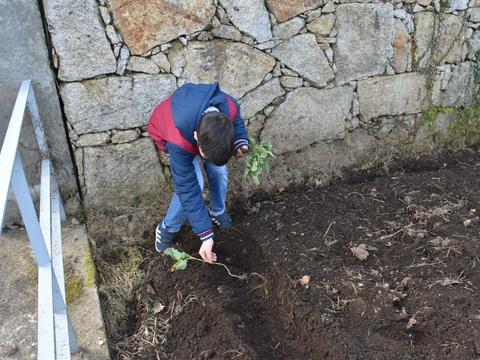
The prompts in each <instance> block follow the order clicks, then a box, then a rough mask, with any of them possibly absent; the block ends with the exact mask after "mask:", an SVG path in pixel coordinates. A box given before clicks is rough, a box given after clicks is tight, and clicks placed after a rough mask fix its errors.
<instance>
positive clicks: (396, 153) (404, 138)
mask: <svg viewBox="0 0 480 360" xmlns="http://www.w3.org/2000/svg"><path fill="white" fill-rule="evenodd" d="M415 132H416V130H415V131H414V132H412V133H406V134H403V135H401V136H397V137H394V138H386V139H383V140H380V141H377V142H375V143H374V144H372V145H371V146H370V147H369V148H368V149H367V150H365V151H364V152H363V153H362V154H361V155H360V157H359V159H358V160H357V167H359V168H362V169H366V168H383V169H384V170H385V171H386V172H387V173H388V168H389V166H390V163H391V162H392V161H393V160H395V159H398V158H410V157H415V156H419V155H424V154H429V153H431V152H432V151H433V150H434V147H433V144H432V142H431V141H430V139H422V140H417V139H416V138H415Z"/></svg>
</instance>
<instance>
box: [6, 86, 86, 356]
mask: <svg viewBox="0 0 480 360" xmlns="http://www.w3.org/2000/svg"><path fill="white" fill-rule="evenodd" d="M27 107H28V110H29V112H30V115H31V118H32V122H33V127H34V129H35V137H36V139H37V144H38V148H39V151H40V154H41V157H42V167H41V185H40V220H39V218H38V216H37V212H36V210H35V206H34V203H33V199H32V196H31V194H30V191H29V187H28V183H27V178H26V176H25V172H24V168H23V165H22V160H21V158H20V153H19V152H18V142H19V139H20V133H21V129H22V124H23V118H24V115H25V109H26V108H27ZM10 187H11V189H12V190H13V193H14V194H15V199H16V201H17V203H18V207H19V209H20V213H21V215H22V219H23V222H24V224H25V229H26V231H27V235H28V238H29V240H30V244H31V246H32V249H33V253H34V255H35V260H36V262H37V265H38V333H37V334H38V342H37V343H38V359H39V360H44V359H45V360H55V359H61V360H63V359H70V354H71V353H74V352H77V351H78V345H77V341H76V339H75V335H74V333H73V329H72V325H71V322H70V319H69V317H68V314H67V307H66V300H65V283H64V273H63V258H62V232H61V221H62V220H64V219H65V212H64V209H63V205H62V202H61V198H60V193H59V189H58V184H57V181H56V179H55V176H54V173H53V168H52V164H51V162H50V159H49V152H48V147H47V142H46V140H45V133H44V131H43V127H42V123H41V120H40V114H39V112H38V107H37V102H36V100H35V94H34V91H33V86H32V82H31V80H24V81H22V84H21V86H20V90H19V91H18V95H17V100H16V101H15V107H14V108H13V112H12V116H11V118H10V123H9V125H8V129H7V133H6V135H5V140H4V142H3V146H2V150H1V152H0V233H1V231H2V228H3V219H4V215H5V210H6V207H7V197H8V192H9V190H10Z"/></svg>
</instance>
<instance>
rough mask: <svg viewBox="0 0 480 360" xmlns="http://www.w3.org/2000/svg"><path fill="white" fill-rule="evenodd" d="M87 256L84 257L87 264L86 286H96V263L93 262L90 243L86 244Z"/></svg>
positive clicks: (84, 262)
mask: <svg viewBox="0 0 480 360" xmlns="http://www.w3.org/2000/svg"><path fill="white" fill-rule="evenodd" d="M84 251H85V254H86V255H85V257H84V259H83V265H84V266H85V270H86V276H85V280H84V282H85V286H87V287H89V288H94V287H95V274H96V270H95V264H94V262H93V254H92V250H91V247H90V245H86V246H85V250H84Z"/></svg>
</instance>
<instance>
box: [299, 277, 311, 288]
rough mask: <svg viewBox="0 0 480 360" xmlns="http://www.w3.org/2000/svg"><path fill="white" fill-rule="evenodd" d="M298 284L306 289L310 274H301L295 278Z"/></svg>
mask: <svg viewBox="0 0 480 360" xmlns="http://www.w3.org/2000/svg"><path fill="white" fill-rule="evenodd" d="M297 281H298V283H299V284H300V285H302V286H303V287H304V288H306V289H308V286H309V285H308V284H309V283H310V276H309V275H303V276H302V277H301V278H300V279H298V280H297Z"/></svg>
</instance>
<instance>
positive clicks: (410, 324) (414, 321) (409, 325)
mask: <svg viewBox="0 0 480 360" xmlns="http://www.w3.org/2000/svg"><path fill="white" fill-rule="evenodd" d="M416 323H417V320H416V319H415V318H414V317H411V318H410V319H409V320H408V324H407V330H410V329H411V328H412V327H413V326H414V325H415V324H416Z"/></svg>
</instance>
